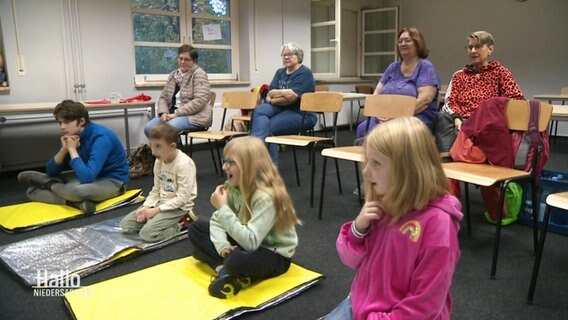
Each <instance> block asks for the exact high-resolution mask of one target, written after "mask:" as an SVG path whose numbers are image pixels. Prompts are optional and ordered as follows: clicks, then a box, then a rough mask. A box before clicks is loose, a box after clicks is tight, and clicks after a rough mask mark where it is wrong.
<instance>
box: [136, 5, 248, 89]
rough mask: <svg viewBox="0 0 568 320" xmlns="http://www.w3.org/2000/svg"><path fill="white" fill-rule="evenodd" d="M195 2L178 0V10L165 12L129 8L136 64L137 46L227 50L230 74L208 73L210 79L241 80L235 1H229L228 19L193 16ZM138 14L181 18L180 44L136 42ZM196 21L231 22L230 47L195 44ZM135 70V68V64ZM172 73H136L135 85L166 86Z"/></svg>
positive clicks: (206, 15) (202, 15)
mask: <svg viewBox="0 0 568 320" xmlns="http://www.w3.org/2000/svg"><path fill="white" fill-rule="evenodd" d="M191 2H192V0H179V11H165V10H158V9H143V8H134V7H132V4H131V6H130V11H131V22H132V47H133V49H134V50H133V54H134V64H136V47H138V46H144V47H158V48H167V47H169V48H175V49H177V48H179V47H180V46H181V45H183V44H189V45H191V46H193V47H194V48H195V49H198V50H199V49H224V50H227V49H228V50H230V51H231V72H230V73H207V75H208V77H209V80H213V81H215V80H217V81H223V80H224V81H238V75H239V26H238V11H237V10H238V3H237V1H236V0H229V5H230V8H231V9H230V12H231V14H230V15H229V16H228V17H217V16H211V15H208V14H204V13H193V12H192V7H191ZM135 14H152V15H162V16H175V17H179V19H180V21H179V24H180V32H179V40H180V42H177V43H173V42H154V41H135V40H134V15H135ZM193 19H207V20H218V21H228V22H229V23H230V25H231V44H230V45H223V44H196V43H193V36H192V35H193ZM134 68H135V70H136V65H135V67H134ZM171 71H174V70H170V71H169V72H168V73H166V74H136V71H135V74H134V82H135V84H136V85H152V84H163V83H164V82H166V81H167V79H168V75H169V73H170V72H171Z"/></svg>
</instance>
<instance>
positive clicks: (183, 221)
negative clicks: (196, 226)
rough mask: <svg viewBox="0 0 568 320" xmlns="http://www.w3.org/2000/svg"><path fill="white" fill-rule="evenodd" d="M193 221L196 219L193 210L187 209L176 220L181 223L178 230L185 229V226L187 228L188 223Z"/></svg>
mask: <svg viewBox="0 0 568 320" xmlns="http://www.w3.org/2000/svg"><path fill="white" fill-rule="evenodd" d="M195 221H197V217H196V216H195V214H193V212H191V211H188V212H187V213H186V214H185V215H184V216H183V217H181V219H180V220H179V222H178V223H179V224H180V225H181V230H180V231H185V230H187V228H189V225H190V224H192V223H193V222H195Z"/></svg>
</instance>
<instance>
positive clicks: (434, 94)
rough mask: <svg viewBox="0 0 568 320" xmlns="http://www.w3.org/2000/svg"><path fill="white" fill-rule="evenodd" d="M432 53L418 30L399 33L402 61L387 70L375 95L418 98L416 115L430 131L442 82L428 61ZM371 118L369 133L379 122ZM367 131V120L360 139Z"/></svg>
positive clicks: (360, 125) (404, 30)
mask: <svg viewBox="0 0 568 320" xmlns="http://www.w3.org/2000/svg"><path fill="white" fill-rule="evenodd" d="M428 53H430V50H428V48H427V47H426V42H425V41H424V37H422V34H421V33H420V31H419V30H418V29H417V28H414V27H406V28H402V29H401V30H400V32H399V33H398V45H397V54H398V56H399V58H400V61H395V62H393V63H391V64H390V65H389V66H388V67H387V69H386V70H385V72H384V74H383V76H382V77H381V79H380V80H379V83H378V84H377V88H376V89H375V92H374V93H373V94H400V95H405V96H412V97H416V112H415V116H416V117H417V118H418V119H420V120H422V121H423V122H424V123H425V124H426V125H427V126H428V127H429V128H430V130H433V128H434V120H435V119H436V113H437V111H438V89H439V87H440V80H439V78H438V75H437V74H436V70H435V69H434V65H432V63H431V62H430V61H428V60H427V59H426V58H427V57H428ZM379 121H380V120H379V119H377V118H372V119H371V120H370V123H369V128H368V129H369V131H370V129H371V128H373V127H374V126H376V125H377V124H378V123H379ZM366 132H367V120H365V121H363V122H361V123H360V124H359V126H358V127H357V137H358V138H363V137H364V136H365V134H366Z"/></svg>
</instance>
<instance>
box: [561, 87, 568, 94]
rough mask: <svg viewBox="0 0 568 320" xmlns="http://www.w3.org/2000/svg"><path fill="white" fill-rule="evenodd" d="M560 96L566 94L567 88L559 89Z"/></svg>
mask: <svg viewBox="0 0 568 320" xmlns="http://www.w3.org/2000/svg"><path fill="white" fill-rule="evenodd" d="M560 94H568V87H564V88H562V89H560Z"/></svg>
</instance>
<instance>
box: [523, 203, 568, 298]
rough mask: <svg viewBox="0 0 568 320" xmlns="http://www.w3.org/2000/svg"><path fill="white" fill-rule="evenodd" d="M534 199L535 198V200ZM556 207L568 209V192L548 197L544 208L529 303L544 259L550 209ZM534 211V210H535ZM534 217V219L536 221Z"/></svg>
mask: <svg viewBox="0 0 568 320" xmlns="http://www.w3.org/2000/svg"><path fill="white" fill-rule="evenodd" d="M533 201H534V200H533ZM552 207H554V208H560V209H563V210H568V192H562V193H554V194H550V195H548V197H546V209H544V217H543V220H542V230H541V231H540V240H539V242H538V249H537V251H536V257H535V260H534V266H533V271H532V275H531V283H530V286H529V294H528V296H527V303H528V304H532V302H533V296H534V291H535V288H536V279H537V278H538V271H539V268H540V261H541V259H542V251H543V250H544V240H545V239H546V231H547V229H548V220H549V219H550V211H551V209H552ZM533 212H534V211H533ZM535 218H536V217H533V221H536V220H537V219H535Z"/></svg>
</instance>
